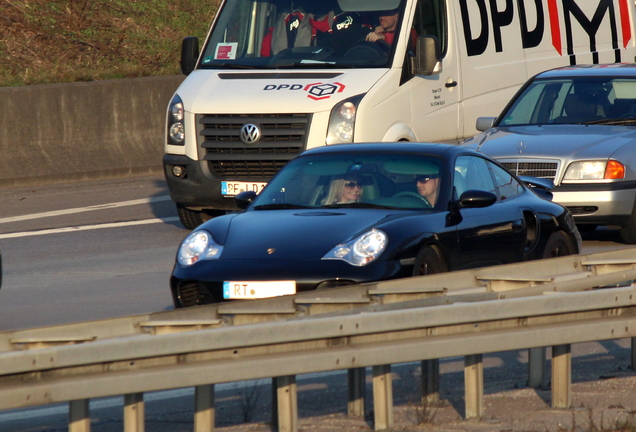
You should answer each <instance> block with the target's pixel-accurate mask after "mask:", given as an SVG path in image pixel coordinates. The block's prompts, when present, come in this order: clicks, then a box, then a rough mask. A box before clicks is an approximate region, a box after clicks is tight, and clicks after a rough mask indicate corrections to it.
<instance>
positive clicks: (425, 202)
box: [393, 191, 433, 208]
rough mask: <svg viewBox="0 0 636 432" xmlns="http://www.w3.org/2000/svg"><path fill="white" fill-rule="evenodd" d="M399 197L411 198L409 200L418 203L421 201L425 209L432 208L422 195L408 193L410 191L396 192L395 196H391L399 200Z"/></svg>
mask: <svg viewBox="0 0 636 432" xmlns="http://www.w3.org/2000/svg"><path fill="white" fill-rule="evenodd" d="M399 197H411V198H417V199H419V200H420V201H423V202H424V204H426V208H433V206H432V205H431V203H430V202H428V200H427V199H426V198H424V197H423V196H422V195H420V194H418V193H415V192H410V191H404V192H398V193H396V194H395V195H393V198H399Z"/></svg>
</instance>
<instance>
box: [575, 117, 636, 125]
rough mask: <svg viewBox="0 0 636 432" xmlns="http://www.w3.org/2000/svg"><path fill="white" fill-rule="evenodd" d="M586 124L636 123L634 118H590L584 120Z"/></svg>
mask: <svg viewBox="0 0 636 432" xmlns="http://www.w3.org/2000/svg"><path fill="white" fill-rule="evenodd" d="M584 123H585V124H587V125H631V124H636V118H633V117H630V118H614V119H601V120H591V121H587V122H584Z"/></svg>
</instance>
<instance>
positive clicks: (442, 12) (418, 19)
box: [413, 0, 447, 54]
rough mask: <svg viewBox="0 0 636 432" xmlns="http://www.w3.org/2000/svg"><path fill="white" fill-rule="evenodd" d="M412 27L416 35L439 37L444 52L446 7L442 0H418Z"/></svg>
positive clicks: (445, 42) (445, 46)
mask: <svg viewBox="0 0 636 432" xmlns="http://www.w3.org/2000/svg"><path fill="white" fill-rule="evenodd" d="M413 28H414V29H415V31H416V32H417V35H418V36H425V35H429V36H435V37H437V39H439V42H440V44H441V48H442V53H443V54H444V53H446V48H447V32H446V28H447V26H446V9H445V6H444V1H442V0H419V1H418V2H417V8H416V10H415V18H414V20H413Z"/></svg>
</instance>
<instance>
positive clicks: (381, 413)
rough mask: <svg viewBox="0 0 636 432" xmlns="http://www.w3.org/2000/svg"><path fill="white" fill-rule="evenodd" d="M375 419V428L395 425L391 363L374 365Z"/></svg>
mask: <svg viewBox="0 0 636 432" xmlns="http://www.w3.org/2000/svg"><path fill="white" fill-rule="evenodd" d="M373 421H374V425H375V430H386V429H391V428H392V427H393V377H392V376H391V365H382V366H373Z"/></svg>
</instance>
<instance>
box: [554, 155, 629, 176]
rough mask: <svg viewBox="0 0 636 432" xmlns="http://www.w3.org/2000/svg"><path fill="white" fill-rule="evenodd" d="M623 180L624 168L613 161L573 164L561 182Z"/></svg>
mask: <svg viewBox="0 0 636 432" xmlns="http://www.w3.org/2000/svg"><path fill="white" fill-rule="evenodd" d="M622 178H625V166H624V165H623V164H622V163H620V162H619V161H615V160H610V161H607V160H596V161H580V162H573V163H571V164H570V166H568V169H567V170H566V172H565V176H564V177H563V180H611V179H622Z"/></svg>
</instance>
